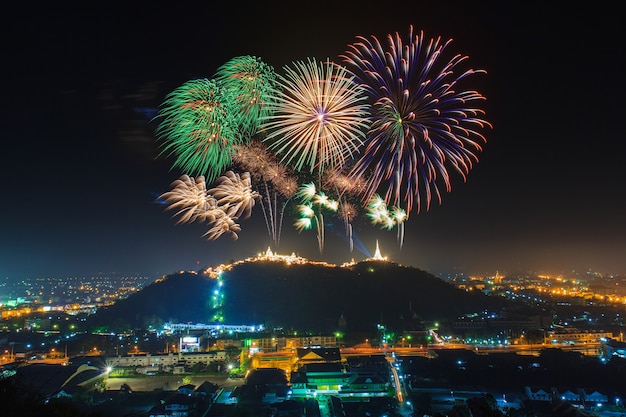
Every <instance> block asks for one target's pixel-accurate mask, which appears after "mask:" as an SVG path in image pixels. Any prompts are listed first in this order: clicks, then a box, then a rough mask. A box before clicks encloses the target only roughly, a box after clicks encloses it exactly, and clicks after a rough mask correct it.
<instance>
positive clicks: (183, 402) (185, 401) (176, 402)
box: [165, 393, 196, 417]
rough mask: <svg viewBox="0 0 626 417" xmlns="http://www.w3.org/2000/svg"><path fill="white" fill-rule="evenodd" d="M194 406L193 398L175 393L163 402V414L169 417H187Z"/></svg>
mask: <svg viewBox="0 0 626 417" xmlns="http://www.w3.org/2000/svg"><path fill="white" fill-rule="evenodd" d="M195 405H196V404H195V400H194V398H192V397H190V396H189V395H185V394H181V393H177V394H174V395H173V396H172V397H170V398H168V399H167V400H166V401H165V412H166V413H168V414H167V415H168V416H170V417H188V416H189V412H190V411H191V410H193V409H194V408H195Z"/></svg>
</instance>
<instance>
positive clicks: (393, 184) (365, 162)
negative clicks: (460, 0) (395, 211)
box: [341, 27, 491, 215]
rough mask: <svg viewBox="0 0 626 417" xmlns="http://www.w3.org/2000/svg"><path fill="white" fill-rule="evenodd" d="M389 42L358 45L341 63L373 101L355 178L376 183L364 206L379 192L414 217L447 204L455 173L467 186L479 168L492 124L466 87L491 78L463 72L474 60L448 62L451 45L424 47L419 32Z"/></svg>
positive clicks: (362, 41)
mask: <svg viewBox="0 0 626 417" xmlns="http://www.w3.org/2000/svg"><path fill="white" fill-rule="evenodd" d="M386 40H387V42H386V43H385V44H382V43H381V42H380V41H379V40H378V39H377V38H376V37H374V36H372V37H371V38H370V39H367V38H365V37H358V38H357V41H356V42H355V43H354V44H352V45H349V46H348V50H347V51H346V52H345V53H344V55H342V56H341V58H343V60H344V62H345V63H346V64H347V65H348V68H350V69H352V71H353V72H354V73H355V74H356V76H357V78H358V79H359V80H360V81H361V82H362V83H363V84H364V85H365V86H366V88H367V91H368V95H369V96H370V98H371V100H372V101H373V106H372V113H373V114H372V119H373V121H372V125H371V127H370V130H369V131H368V133H367V137H366V139H365V144H364V147H363V149H362V152H361V153H360V155H359V156H358V157H357V159H356V160H355V163H354V164H353V165H352V166H351V169H350V171H349V175H350V177H352V178H354V179H358V178H363V177H365V176H366V175H367V176H368V177H369V178H368V180H367V184H366V187H365V190H364V192H363V201H369V200H370V199H371V198H372V196H373V195H374V194H376V193H378V192H379V190H380V192H382V193H383V194H384V199H385V202H386V203H387V204H393V205H395V206H398V207H399V206H400V205H401V203H404V204H403V205H405V206H406V209H407V215H408V213H410V212H411V211H412V210H413V208H414V206H415V209H416V211H417V212H419V211H420V209H421V208H422V205H423V204H424V203H425V208H426V210H428V209H429V207H430V202H431V199H432V197H433V194H434V196H436V198H437V200H438V201H439V203H441V193H440V190H439V185H438V183H440V182H441V183H443V186H444V187H445V189H446V191H450V190H451V184H450V175H449V172H448V169H452V170H454V171H456V172H458V173H459V174H461V176H462V178H463V179H464V180H465V176H466V175H467V174H468V172H469V171H470V169H471V168H472V166H473V164H474V163H475V162H477V161H478V157H477V156H476V154H477V153H478V152H480V151H481V150H482V148H481V143H484V142H486V139H485V137H484V136H483V134H482V133H481V132H480V131H479V130H480V129H483V128H486V127H491V124H490V123H489V122H487V121H486V120H485V119H484V118H483V116H484V114H485V112H484V110H483V109H481V108H480V107H479V104H480V103H482V102H484V100H485V98H484V97H483V96H482V95H481V94H480V93H478V92H477V91H472V90H467V91H464V90H461V85H460V83H461V82H462V81H465V79H466V78H469V77H470V76H472V75H474V74H479V73H485V71H483V70H473V69H467V70H460V71H459V68H460V66H461V65H462V64H464V63H465V62H466V60H467V57H466V56H462V55H458V54H457V55H453V56H452V58H450V59H448V60H446V54H445V53H446V52H447V48H448V46H449V44H450V42H451V40H449V41H447V42H445V43H444V42H442V41H441V38H438V39H437V40H434V39H431V40H430V41H429V42H428V43H424V35H423V33H421V32H420V34H419V35H416V36H413V27H410V30H409V39H408V42H407V43H406V44H404V43H403V40H402V39H401V37H400V36H399V35H398V34H397V33H396V34H395V35H389V36H387V38H386ZM383 185H384V187H385V189H384V190H382V188H383ZM422 194H424V195H423V196H422ZM422 199H424V202H422Z"/></svg>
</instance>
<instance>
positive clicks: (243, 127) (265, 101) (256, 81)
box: [213, 56, 276, 139]
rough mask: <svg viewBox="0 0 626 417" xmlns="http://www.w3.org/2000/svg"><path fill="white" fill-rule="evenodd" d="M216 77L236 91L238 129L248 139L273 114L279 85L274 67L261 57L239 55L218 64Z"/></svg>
mask: <svg viewBox="0 0 626 417" xmlns="http://www.w3.org/2000/svg"><path fill="white" fill-rule="evenodd" d="M213 79H214V80H215V81H216V82H217V84H218V85H220V86H222V87H223V88H224V89H225V90H226V91H227V92H228V93H229V94H232V95H233V98H234V100H235V105H236V110H235V114H234V116H233V117H235V118H236V126H237V128H238V131H239V132H240V133H241V134H242V135H243V136H244V139H245V138H248V137H250V136H252V135H254V134H255V133H256V131H257V129H258V127H259V123H260V120H261V119H264V118H268V117H270V115H271V113H270V109H271V108H272V106H271V104H273V102H274V93H273V91H274V90H275V89H276V87H275V83H276V74H275V72H274V68H272V67H271V66H269V65H267V64H266V63H265V62H263V61H262V60H261V59H260V58H257V57H254V56H239V57H236V58H233V59H231V60H230V61H228V62H227V63H225V64H224V65H222V66H221V67H220V68H218V70H217V72H216V73H215V76H214V77H213Z"/></svg>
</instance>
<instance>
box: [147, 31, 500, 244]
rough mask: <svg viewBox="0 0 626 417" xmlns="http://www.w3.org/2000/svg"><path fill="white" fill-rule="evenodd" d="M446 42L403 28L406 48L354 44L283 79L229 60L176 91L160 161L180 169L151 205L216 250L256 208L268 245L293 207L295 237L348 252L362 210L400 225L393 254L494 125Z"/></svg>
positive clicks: (397, 41)
mask: <svg viewBox="0 0 626 417" xmlns="http://www.w3.org/2000/svg"><path fill="white" fill-rule="evenodd" d="M451 42H452V41H451V40H447V41H444V40H442V39H441V38H431V39H428V38H426V37H425V35H424V34H423V33H422V32H419V33H414V31H413V27H409V31H408V36H407V37H406V38H405V37H402V36H400V35H399V34H398V33H397V32H396V33H395V34H390V35H387V37H386V38H384V40H379V39H378V38H377V37H375V36H370V37H363V36H358V37H356V40H355V41H354V43H352V44H349V45H348V46H347V48H346V50H345V52H344V53H343V54H341V55H340V56H339V57H338V58H339V59H340V62H341V63H340V64H338V63H335V62H332V61H331V60H330V59H328V60H326V61H323V62H322V61H318V60H316V59H312V58H308V59H307V60H306V61H295V62H293V63H292V64H290V65H286V66H284V67H283V72H282V74H281V73H276V72H275V71H274V69H273V67H271V66H270V65H268V64H266V63H265V62H263V61H262V60H261V59H260V58H258V57H255V56H237V57H235V58H232V59H231V60H229V61H227V62H226V63H224V64H223V65H222V66H220V67H219V68H218V69H217V71H216V72H215V75H214V78H213V79H197V80H191V81H188V82H186V83H184V84H183V85H182V86H180V87H179V88H177V89H175V90H174V91H172V92H171V93H170V94H169V95H168V96H167V97H166V99H165V101H164V102H163V104H162V106H161V109H160V112H159V115H158V116H157V118H159V119H160V124H159V126H158V128H157V131H156V133H157V139H158V140H159V141H160V142H161V145H162V151H161V154H160V156H162V155H166V156H167V157H174V163H173V166H174V167H175V168H178V169H180V170H181V171H182V172H183V175H181V176H180V178H179V179H178V180H176V181H174V182H173V183H172V188H171V190H170V191H168V192H166V193H163V194H162V195H161V197H160V199H161V200H162V201H163V202H165V203H166V204H167V205H168V207H167V208H166V210H172V211H174V216H175V217H178V221H177V223H192V222H200V223H204V224H206V225H208V226H209V229H208V231H207V232H206V233H205V234H204V236H205V237H206V238H207V239H209V240H214V239H217V238H219V237H221V236H222V235H230V236H231V237H233V238H235V239H237V238H238V236H239V233H240V232H241V226H240V225H239V224H238V222H239V220H242V219H246V218H248V217H250V216H251V215H252V213H253V210H254V209H255V207H256V206H260V207H261V211H262V214H263V218H264V220H265V224H266V227H267V231H268V235H269V237H270V239H271V241H272V242H273V245H274V246H275V247H276V248H277V247H278V245H279V243H280V236H281V232H282V223H283V217H284V215H285V213H286V209H287V207H288V205H289V203H290V202H293V203H294V204H293V208H294V212H295V215H296V220H295V222H294V226H295V228H296V230H298V231H299V232H302V231H304V230H307V229H316V230H317V240H318V247H319V251H320V254H321V253H322V252H323V248H324V234H325V231H324V229H325V223H324V222H325V221H326V222H332V221H333V219H335V220H336V221H339V222H340V223H341V224H342V225H343V230H344V231H345V237H346V238H347V241H348V242H349V247H350V251H352V250H353V235H354V234H355V233H356V231H355V229H354V228H353V222H354V221H355V219H356V218H357V217H358V216H359V215H360V212H363V213H365V216H366V217H367V218H369V220H370V223H371V224H372V225H374V226H379V227H381V228H382V229H385V230H391V229H393V228H397V240H398V243H399V246H400V247H402V245H403V242H404V225H405V223H406V221H407V220H408V218H409V215H410V213H412V212H415V213H419V212H420V211H422V210H429V209H430V206H431V202H432V201H437V202H438V203H439V204H441V203H442V192H443V191H446V192H449V191H451V189H452V174H453V173H455V172H456V173H457V174H458V175H460V177H461V178H462V179H463V180H465V178H466V176H467V175H468V173H469V172H470V170H471V169H472V168H473V166H474V164H476V163H477V162H478V154H479V152H481V151H482V145H483V144H484V143H486V138H485V136H484V134H483V131H484V130H485V129H487V128H491V124H490V123H489V122H488V121H487V120H486V117H485V111H484V110H483V108H482V107H481V106H482V105H483V103H484V102H485V97H484V96H483V95H482V94H481V93H479V92H478V91H475V90H473V89H471V88H469V87H468V85H467V83H468V82H471V81H472V80H473V79H474V78H475V77H474V76H475V75H477V74H484V73H486V72H485V71H484V70H476V69H472V68H470V67H469V66H468V57H467V56H465V55H461V54H456V53H453V52H450V50H451V47H450V45H451ZM237 171H240V172H241V173H237ZM192 176H195V179H194V177H192ZM316 184H318V185H316ZM209 187H211V188H209ZM322 189H323V190H324V191H322ZM331 196H333V197H331ZM325 216H326V219H325Z"/></svg>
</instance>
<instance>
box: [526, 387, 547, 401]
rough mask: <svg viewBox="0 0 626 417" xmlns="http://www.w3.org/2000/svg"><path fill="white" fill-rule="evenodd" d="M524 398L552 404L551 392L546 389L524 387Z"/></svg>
mask: <svg viewBox="0 0 626 417" xmlns="http://www.w3.org/2000/svg"><path fill="white" fill-rule="evenodd" d="M524 394H525V395H526V398H528V399H529V400H531V401H545V402H552V391H551V390H549V389H547V388H540V387H528V386H527V387H524Z"/></svg>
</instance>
